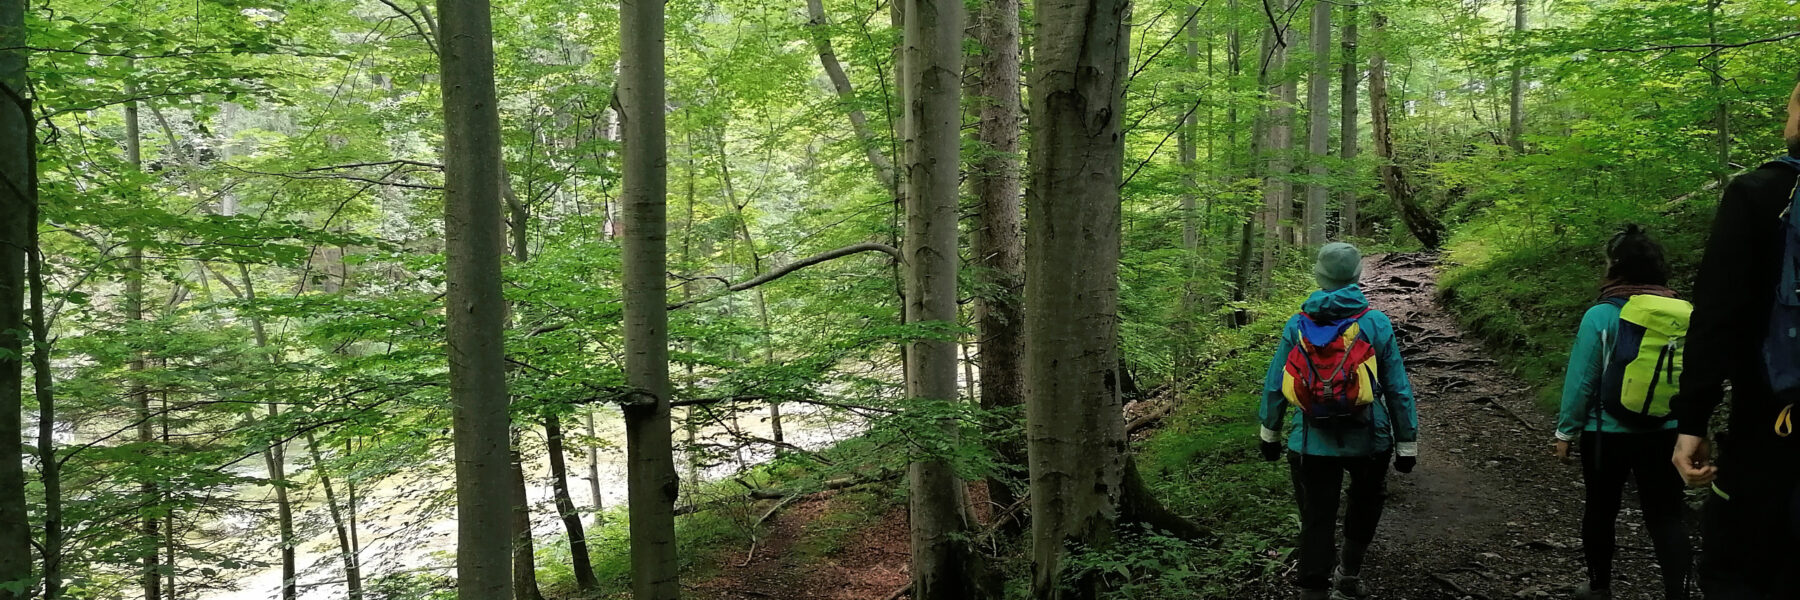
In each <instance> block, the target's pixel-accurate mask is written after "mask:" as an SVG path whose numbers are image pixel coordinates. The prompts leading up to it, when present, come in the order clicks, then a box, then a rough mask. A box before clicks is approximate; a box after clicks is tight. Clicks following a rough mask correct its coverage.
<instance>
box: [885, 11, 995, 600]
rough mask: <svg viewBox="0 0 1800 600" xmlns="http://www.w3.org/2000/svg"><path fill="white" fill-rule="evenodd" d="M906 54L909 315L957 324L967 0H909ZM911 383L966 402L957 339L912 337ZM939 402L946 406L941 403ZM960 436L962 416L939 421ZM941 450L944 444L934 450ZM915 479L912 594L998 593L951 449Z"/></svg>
mask: <svg viewBox="0 0 1800 600" xmlns="http://www.w3.org/2000/svg"><path fill="white" fill-rule="evenodd" d="M905 5H906V8H905V14H906V29H905V37H904V39H905V46H906V62H905V68H904V70H903V71H902V73H903V78H902V79H901V83H902V85H903V88H904V89H905V90H906V92H905V95H906V99H907V102H906V103H904V104H903V105H902V106H905V107H906V111H907V113H906V122H907V131H908V132H909V133H910V135H909V136H908V137H907V138H906V171H907V176H906V245H905V248H904V250H903V252H904V253H905V256H906V260H907V267H908V270H907V277H906V300H907V302H906V320H907V322H908V323H912V324H915V325H916V324H925V323H932V324H938V325H942V326H945V327H954V326H955V323H956V322H957V302H956V300H957V294H956V290H957V285H956V276H957V262H958V260H959V259H960V255H959V253H958V251H957V238H958V235H957V221H958V219H957V216H958V215H957V201H958V198H959V196H960V187H961V181H960V175H961V173H960V169H959V168H960V165H961V161H960V159H959V154H960V148H961V145H960V137H959V136H960V133H961V129H962V111H961V100H962V99H961V96H962V93H961V92H962V40H963V3H962V2H961V0H948V1H947V0H905ZM907 354H908V355H907V361H906V393H907V397H909V398H912V399H914V400H918V401H923V402H931V403H943V406H944V407H948V406H954V405H955V403H956V402H957V385H956V371H957V359H956V342H955V341H954V340H951V339H938V338H933V339H919V340H914V341H911V342H909V344H908V346H907ZM932 410H946V408H938V407H933V408H932ZM937 424H938V426H939V427H940V428H941V429H942V431H941V432H939V433H935V434H933V435H934V436H937V435H941V436H944V437H946V438H948V439H951V440H954V439H955V438H956V435H957V433H956V432H957V424H956V422H955V419H953V418H944V419H941V420H939V421H938V423H937ZM927 452H936V451H927ZM907 475H908V478H909V480H910V482H911V490H912V493H911V507H910V508H911V517H912V518H911V528H912V583H913V587H912V597H913V599H914V600H979V599H983V598H989V597H992V592H993V590H992V587H991V586H989V585H987V583H988V581H987V580H988V574H987V566H986V564H985V562H986V561H985V560H984V557H983V556H982V554H981V553H980V552H978V551H976V549H975V547H974V545H973V544H972V543H971V540H970V539H969V533H970V532H971V531H973V529H974V527H973V522H972V519H971V518H970V516H969V514H968V498H967V496H966V494H965V493H964V486H963V482H962V480H961V479H959V478H958V477H957V476H956V472H955V470H954V469H953V468H952V467H951V465H950V461H949V457H947V456H942V455H937V454H933V453H928V454H927V455H926V456H922V457H920V458H918V459H915V460H914V461H913V463H912V465H911V466H910V467H909V468H908V470H907Z"/></svg>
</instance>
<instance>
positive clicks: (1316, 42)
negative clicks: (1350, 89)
mask: <svg viewBox="0 0 1800 600" xmlns="http://www.w3.org/2000/svg"><path fill="white" fill-rule="evenodd" d="M1308 34H1309V36H1310V38H1311V41H1312V73H1311V74H1309V75H1308V76H1307V78H1306V125H1307V133H1306V151H1307V153H1308V154H1311V155H1312V160H1311V161H1310V163H1309V164H1307V166H1306V170H1307V173H1308V174H1310V175H1311V176H1312V180H1313V181H1312V182H1311V183H1308V184H1307V185H1306V209H1305V213H1304V214H1305V219H1304V220H1305V221H1306V235H1305V240H1306V243H1307V244H1308V245H1313V246H1317V245H1320V244H1324V243H1325V212H1326V206H1325V205H1326V203H1328V202H1330V201H1331V186H1329V185H1327V184H1326V183H1325V181H1324V180H1325V178H1326V177H1327V176H1328V175H1330V171H1329V170H1328V169H1327V168H1326V166H1325V161H1326V160H1327V158H1328V155H1329V154H1330V153H1331V145H1330V144H1331V3H1330V2H1326V1H1325V0H1313V7H1312V31H1310V32H1308Z"/></svg>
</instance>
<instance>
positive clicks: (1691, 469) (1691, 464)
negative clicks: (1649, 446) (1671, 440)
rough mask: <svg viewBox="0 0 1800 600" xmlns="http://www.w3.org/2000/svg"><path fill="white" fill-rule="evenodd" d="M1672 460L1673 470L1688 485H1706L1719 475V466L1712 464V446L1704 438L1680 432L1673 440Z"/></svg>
mask: <svg viewBox="0 0 1800 600" xmlns="http://www.w3.org/2000/svg"><path fill="white" fill-rule="evenodd" d="M1674 461H1675V470H1676V471H1677V472H1680V473H1681V478H1682V479H1685V480H1687V483H1688V485H1691V486H1702V485H1706V484H1709V483H1712V480H1713V479H1714V478H1716V477H1718V476H1719V468H1718V467H1716V466H1713V464H1712V447H1711V445H1710V444H1708V443H1707V442H1706V438H1702V437H1698V436H1692V435H1687V434H1682V436H1681V437H1680V438H1679V439H1677V440H1675V458H1674Z"/></svg>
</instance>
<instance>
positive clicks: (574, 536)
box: [544, 414, 600, 592]
mask: <svg viewBox="0 0 1800 600" xmlns="http://www.w3.org/2000/svg"><path fill="white" fill-rule="evenodd" d="M544 438H545V439H546V440H548V445H549V449H548V452H549V454H550V486H551V488H552V493H554V494H555V495H556V513H557V515H558V516H561V517H562V522H563V529H564V530H566V531H567V532H568V534H569V558H570V562H571V563H572V565H571V566H573V567H574V568H575V587H576V589H577V590H579V591H582V592H588V591H592V590H593V589H594V588H597V587H600V582H599V580H597V579H595V577H594V564H593V561H592V559H590V558H589V557H588V546H587V531H585V530H583V529H582V527H581V513H579V512H576V510H575V499H574V498H573V497H571V496H570V495H569V467H568V465H567V464H566V463H565V462H564V461H565V459H564V457H563V452H564V449H563V430H562V419H561V418H560V417H558V416H556V415H554V414H551V415H549V416H546V417H544Z"/></svg>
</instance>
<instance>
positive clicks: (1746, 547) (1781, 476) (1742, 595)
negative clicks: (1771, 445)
mask: <svg viewBox="0 0 1800 600" xmlns="http://www.w3.org/2000/svg"><path fill="white" fill-rule="evenodd" d="M1725 450H1726V451H1727V453H1726V454H1724V455H1723V456H1720V457H1719V458H1720V460H1719V463H1718V465H1719V479H1718V481H1717V487H1718V489H1719V490H1721V491H1724V492H1725V493H1726V494H1730V496H1731V498H1730V499H1726V498H1725V497H1723V496H1721V495H1719V494H1718V493H1716V492H1715V493H1713V494H1712V497H1711V498H1708V499H1707V501H1706V512H1705V514H1704V515H1703V516H1702V517H1701V520H1700V534H1701V537H1702V538H1703V540H1702V542H1701V546H1700V550H1701V552H1700V589H1702V590H1704V591H1705V592H1706V599H1707V600H1793V599H1794V598H1800V485H1797V483H1800V474H1797V473H1796V471H1797V470H1800V466H1797V465H1796V463H1794V462H1791V460H1792V459H1791V458H1788V457H1791V456H1793V450H1792V449H1788V450H1786V451H1785V452H1784V451H1782V450H1780V449H1772V450H1752V449H1750V448H1747V447H1746V448H1726V449H1725Z"/></svg>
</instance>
